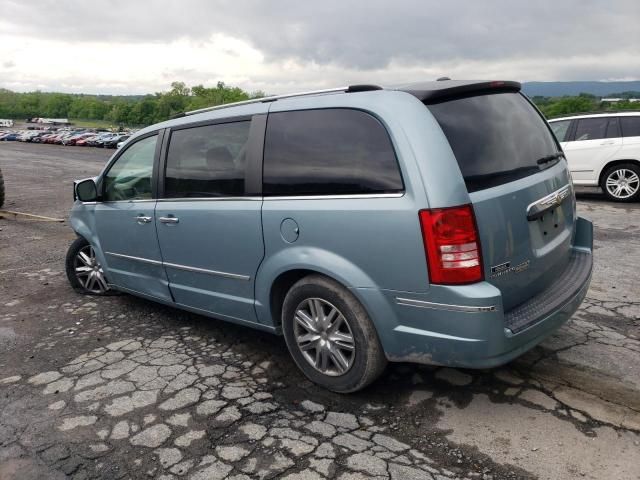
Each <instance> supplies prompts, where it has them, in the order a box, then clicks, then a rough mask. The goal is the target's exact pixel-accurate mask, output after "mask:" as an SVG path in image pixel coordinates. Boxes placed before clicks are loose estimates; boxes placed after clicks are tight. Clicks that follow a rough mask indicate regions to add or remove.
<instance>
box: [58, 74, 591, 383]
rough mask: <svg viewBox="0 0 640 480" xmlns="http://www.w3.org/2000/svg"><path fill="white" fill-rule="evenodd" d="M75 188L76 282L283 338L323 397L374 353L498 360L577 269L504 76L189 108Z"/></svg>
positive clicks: (531, 130) (579, 292)
mask: <svg viewBox="0 0 640 480" xmlns="http://www.w3.org/2000/svg"><path fill="white" fill-rule="evenodd" d="M75 195H76V198H79V199H80V201H79V202H76V203H75V204H74V207H73V210H72V213H71V216H70V223H71V225H72V227H73V229H74V231H75V232H76V233H77V234H78V239H77V240H76V241H75V242H74V243H73V245H72V246H71V248H70V249H69V251H68V256H67V264H66V267H67V275H68V278H69V281H70V282H71V285H72V286H73V287H74V288H75V289H76V290H78V291H80V292H84V293H91V294H105V293H108V292H109V290H110V289H116V290H121V291H124V292H129V293H133V294H135V295H140V296H143V297H145V298H149V299H152V300H155V301H158V302H161V303H165V304H168V305H173V306H176V307H179V308H183V309H186V310H190V311H194V312H197V313H201V314H204V315H209V316H212V317H216V318H220V319H224V320H228V321H231V322H236V323H240V324H243V325H248V326H252V327H254V328H259V329H263V330H267V331H270V332H274V333H283V334H284V337H285V341H286V343H287V346H288V348H289V351H290V352H291V355H292V357H293V359H294V360H295V362H296V364H297V365H298V367H299V368H300V369H301V370H302V371H303V372H304V373H305V375H306V376H307V377H308V378H310V379H311V380H312V381H314V382H316V383H318V384H320V385H323V386H325V387H327V388H329V389H331V390H334V391H339V392H350V391H355V390H358V389H360V388H363V387H364V386H365V385H367V384H368V383H369V382H371V381H373V380H374V379H375V378H376V377H377V376H378V375H379V374H380V373H381V372H382V370H383V369H384V366H385V364H386V362H387V361H388V360H391V361H409V362H417V363H433V364H438V365H449V366H458V367H468V368H488V367H493V366H497V365H501V364H503V363H506V362H508V361H509V360H511V359H513V358H516V357H517V356H519V355H520V354H522V353H523V352H525V351H526V350H528V349H530V348H532V347H533V346H534V345H535V344H537V343H538V342H540V341H541V340H542V339H543V338H545V337H546V336H548V335H549V334H551V333H552V332H553V331H554V330H555V329H557V328H558V327H559V326H560V325H562V324H563V323H564V322H566V321H567V320H568V319H569V318H570V316H571V315H572V314H573V313H574V312H575V310H576V309H577V308H578V306H579V304H580V303H581V302H582V300H583V299H584V296H585V295H586V292H587V289H588V286H589V281H590V276H591V269H592V255H591V250H592V230H591V224H590V222H588V221H586V220H584V219H581V218H578V217H577V216H576V213H575V212H576V210H575V198H574V196H573V190H572V185H571V181H570V176H569V173H568V169H567V164H566V161H565V160H564V158H563V156H562V152H561V151H560V147H559V144H558V143H557V141H556V139H555V138H554V136H553V134H552V132H551V130H550V128H549V126H548V124H547V123H546V121H545V120H544V118H543V117H542V116H541V115H540V113H539V112H538V111H537V110H536V109H535V108H534V107H533V106H532V104H531V103H530V102H529V100H528V99H527V98H526V97H525V96H523V95H522V94H521V93H520V85H519V84H518V83H515V82H502V81H497V82H482V81H441V82H426V83H423V84H412V85H407V86H405V87H401V88H399V89H397V90H384V89H381V88H380V87H375V86H366V85H365V86H354V87H349V88H347V89H335V90H331V91H323V92H311V93H309V94H300V95H293V96H286V97H274V98H271V99H267V101H264V100H263V99H262V100H256V101H253V102H249V103H244V104H242V105H227V106H224V107H219V108H212V109H205V110H203V111H200V112H192V113H191V114H186V115H184V116H182V117H181V118H178V119H174V120H171V121H168V122H165V123H161V124H158V125H154V126H152V127H149V128H147V129H145V130H142V131H141V132H139V133H138V134H137V135H136V136H134V137H132V138H131V139H129V140H128V141H127V143H126V145H124V146H123V148H122V149H120V150H118V151H117V152H116V154H115V155H114V156H113V158H112V160H111V161H110V162H109V164H108V165H107V166H106V167H105V170H104V171H103V173H102V174H101V175H100V176H99V177H98V178H97V179H87V180H84V181H81V182H79V183H77V184H76V186H75ZM132 205H135V207H132Z"/></svg>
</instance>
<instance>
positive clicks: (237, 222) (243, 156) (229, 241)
mask: <svg viewBox="0 0 640 480" xmlns="http://www.w3.org/2000/svg"><path fill="white" fill-rule="evenodd" d="M255 130H256V128H255V123H254V128H253V131H254V132H255ZM251 131H252V121H251V119H250V118H245V119H241V120H238V119H236V121H228V122H226V123H216V124H210V125H204V126H192V127H182V128H180V129H174V130H173V131H172V133H171V137H170V140H169V147H168V150H167V155H166V160H165V164H166V166H165V167H164V168H165V176H164V185H163V190H164V193H163V198H161V199H160V200H159V201H158V204H157V206H156V228H157V231H158V239H159V241H160V248H161V251H162V257H163V259H164V267H165V270H166V272H167V276H168V278H169V285H170V289H171V292H172V294H173V296H174V298H175V301H176V303H177V304H179V305H182V306H186V307H189V308H192V309H196V310H198V311H203V312H206V313H211V314H215V315H216V316H220V317H223V318H226V319H228V320H236V321H249V322H256V321H257V320H256V314H255V309H254V290H253V289H254V279H255V274H256V271H257V270H258V266H259V265H260V262H261V261H262V258H263V256H264V246H263V240H262V223H261V214H260V211H261V206H262V200H261V198H260V197H255V196H253V197H252V196H249V195H248V194H249V193H250V191H249V189H248V188H247V187H246V183H247V182H246V181H245V180H246V179H245V177H246V173H247V171H248V169H247V164H248V163H253V161H252V160H251V159H250V158H249V157H251V155H252V154H251V151H252V149H250V148H249V138H250V132H251Z"/></svg>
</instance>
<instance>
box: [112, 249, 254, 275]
mask: <svg viewBox="0 0 640 480" xmlns="http://www.w3.org/2000/svg"><path fill="white" fill-rule="evenodd" d="M104 253H105V255H109V256H111V257H116V258H124V259H126V260H134V261H136V262H141V263H147V264H150V265H158V266H162V267H169V268H177V269H179V270H185V271H187V272H195V273H205V274H207V275H214V276H217V277H224V278H232V279H234V280H244V281H248V280H251V276H250V275H242V274H239V273H229V272H220V271H218V270H208V269H206V268H198V267H190V266H189V265H180V264H178V263H169V262H161V261H159V260H151V259H150V258H143V257H134V256H131V255H124V254H122V253H113V252H104Z"/></svg>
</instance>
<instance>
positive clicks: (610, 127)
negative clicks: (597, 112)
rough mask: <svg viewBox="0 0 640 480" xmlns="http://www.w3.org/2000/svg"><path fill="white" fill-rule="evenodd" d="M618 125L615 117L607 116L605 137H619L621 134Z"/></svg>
mask: <svg viewBox="0 0 640 480" xmlns="http://www.w3.org/2000/svg"><path fill="white" fill-rule="evenodd" d="M619 125H620V124H619V123H618V119H617V118H616V117H613V118H609V122H608V123H607V138H620V137H621V136H622V135H621V134H620V126H619Z"/></svg>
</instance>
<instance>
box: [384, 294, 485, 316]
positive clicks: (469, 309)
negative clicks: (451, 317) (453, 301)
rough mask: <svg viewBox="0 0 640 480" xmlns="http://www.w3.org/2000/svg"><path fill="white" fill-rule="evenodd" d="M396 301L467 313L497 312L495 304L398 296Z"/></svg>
mask: <svg viewBox="0 0 640 480" xmlns="http://www.w3.org/2000/svg"><path fill="white" fill-rule="evenodd" d="M396 303H397V304H398V305H403V306H405V307H418V308H429V309H432V310H448V311H450V312H465V313H483V312H495V311H496V306H495V305H486V306H469V305H450V304H448V303H435V302H425V301H424V300H415V299H413V298H401V297H396Z"/></svg>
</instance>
